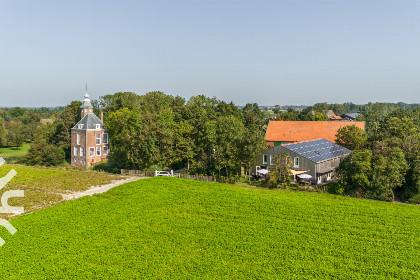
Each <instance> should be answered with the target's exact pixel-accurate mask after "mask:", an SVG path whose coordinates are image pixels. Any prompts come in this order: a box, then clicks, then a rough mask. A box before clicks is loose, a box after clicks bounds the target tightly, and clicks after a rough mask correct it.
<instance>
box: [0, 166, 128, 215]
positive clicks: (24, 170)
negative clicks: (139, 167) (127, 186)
mask: <svg viewBox="0 0 420 280" xmlns="http://www.w3.org/2000/svg"><path fill="white" fill-rule="evenodd" d="M12 169H14V170H15V171H16V172H17V175H16V176H15V177H14V178H13V179H12V181H11V182H10V184H8V185H7V186H6V187H5V188H4V189H2V190H1V192H0V195H1V194H3V192H4V191H7V190H11V189H17V190H25V197H23V198H10V200H9V204H10V205H12V206H23V207H25V211H27V212H28V211H33V210H36V209H40V208H44V207H46V206H49V205H52V204H55V203H58V202H59V201H61V200H62V196H61V194H63V193H67V192H71V191H84V190H87V189H89V188H90V187H91V186H95V185H104V184H107V183H110V182H111V181H112V180H115V179H120V178H121V176H114V175H109V174H102V173H97V172H87V171H69V170H59V169H53V168H41V167H27V166H21V165H4V166H2V167H1V168H0V178H2V177H3V176H5V175H6V174H7V173H8V172H9V171H10V170H12ZM8 216H9V215H8V214H0V218H5V217H6V218H7V217H8Z"/></svg>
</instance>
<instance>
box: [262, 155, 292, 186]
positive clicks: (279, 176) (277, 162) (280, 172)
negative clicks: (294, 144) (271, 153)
mask: <svg viewBox="0 0 420 280" xmlns="http://www.w3.org/2000/svg"><path fill="white" fill-rule="evenodd" d="M273 160H274V166H273V168H272V170H271V172H270V173H268V174H267V175H266V176H265V179H264V181H263V186H265V187H269V188H276V187H279V186H281V187H286V186H289V185H290V183H291V182H292V179H291V178H290V176H291V175H292V172H291V171H290V168H291V166H293V162H292V160H291V158H290V157H289V155H288V154H286V153H283V154H279V155H277V156H275V157H274V158H273Z"/></svg>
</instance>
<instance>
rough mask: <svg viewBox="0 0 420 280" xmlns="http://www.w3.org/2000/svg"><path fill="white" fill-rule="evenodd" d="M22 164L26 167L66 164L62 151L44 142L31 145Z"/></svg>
mask: <svg viewBox="0 0 420 280" xmlns="http://www.w3.org/2000/svg"><path fill="white" fill-rule="evenodd" d="M22 162H23V163H25V164H27V165H44V166H58V165H62V164H64V163H65V162H66V160H65V153H64V151H63V149H61V148H59V147H56V146H53V145H51V144H47V143H46V142H40V143H32V144H31V148H30V149H29V151H28V154H27V155H26V156H24V157H23V159H22Z"/></svg>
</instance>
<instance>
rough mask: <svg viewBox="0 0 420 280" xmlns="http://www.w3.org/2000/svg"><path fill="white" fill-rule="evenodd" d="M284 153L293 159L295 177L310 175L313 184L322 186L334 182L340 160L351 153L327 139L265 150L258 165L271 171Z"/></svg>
mask: <svg viewBox="0 0 420 280" xmlns="http://www.w3.org/2000/svg"><path fill="white" fill-rule="evenodd" d="M283 153H286V154H287V155H288V156H289V157H290V158H291V160H292V162H293V166H292V170H293V171H292V172H293V174H294V175H297V174H308V175H310V176H312V183H313V184H322V183H326V182H328V181H331V180H332V178H333V175H334V170H335V168H337V166H338V165H339V164H340V160H341V159H342V158H344V157H345V156H347V155H348V154H350V153H351V151H350V150H349V149H346V148H344V147H342V146H340V145H337V144H335V143H333V142H330V141H328V140H325V139H318V140H312V141H306V142H299V143H293V144H284V145H280V146H276V147H272V148H270V149H267V150H265V151H264V152H263V153H262V155H261V156H260V157H259V158H258V160H257V165H258V166H261V167H262V168H264V169H268V170H270V169H272V168H273V167H274V157H275V156H277V155H279V154H283Z"/></svg>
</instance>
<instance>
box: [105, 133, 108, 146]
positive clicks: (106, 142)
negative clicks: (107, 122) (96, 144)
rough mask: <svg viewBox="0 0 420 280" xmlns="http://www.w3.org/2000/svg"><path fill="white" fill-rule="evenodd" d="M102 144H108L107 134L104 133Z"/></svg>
mask: <svg viewBox="0 0 420 280" xmlns="http://www.w3.org/2000/svg"><path fill="white" fill-rule="evenodd" d="M104 144H108V133H104Z"/></svg>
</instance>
